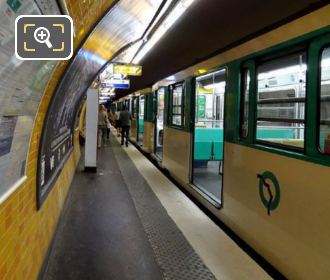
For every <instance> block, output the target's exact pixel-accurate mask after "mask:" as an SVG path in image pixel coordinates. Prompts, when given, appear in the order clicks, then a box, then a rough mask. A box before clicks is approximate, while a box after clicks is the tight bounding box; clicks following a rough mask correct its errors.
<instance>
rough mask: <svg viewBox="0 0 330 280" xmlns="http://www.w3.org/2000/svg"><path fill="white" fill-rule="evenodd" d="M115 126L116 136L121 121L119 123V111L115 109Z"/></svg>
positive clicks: (118, 132) (118, 134)
mask: <svg viewBox="0 0 330 280" xmlns="http://www.w3.org/2000/svg"><path fill="white" fill-rule="evenodd" d="M115 128H116V130H117V136H118V137H119V136H120V128H121V123H120V112H119V111H116V112H115Z"/></svg>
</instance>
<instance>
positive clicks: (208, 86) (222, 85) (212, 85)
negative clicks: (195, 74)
mask: <svg viewBox="0 0 330 280" xmlns="http://www.w3.org/2000/svg"><path fill="white" fill-rule="evenodd" d="M225 87H226V82H220V83H216V84H210V85H206V86H205V88H207V89H216V88H225Z"/></svg>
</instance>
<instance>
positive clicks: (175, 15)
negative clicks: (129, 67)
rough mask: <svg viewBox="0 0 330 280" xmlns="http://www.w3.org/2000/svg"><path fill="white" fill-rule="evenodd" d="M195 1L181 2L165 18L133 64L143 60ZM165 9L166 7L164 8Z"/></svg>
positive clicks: (185, 0) (186, 0)
mask: <svg viewBox="0 0 330 280" xmlns="http://www.w3.org/2000/svg"><path fill="white" fill-rule="evenodd" d="M194 1H195V0H181V1H180V2H178V4H177V5H176V6H175V7H174V9H173V10H172V11H171V12H170V14H169V15H168V16H167V17H166V19H165V20H164V21H163V23H162V24H161V25H160V26H159V27H158V29H157V30H156V32H155V33H154V34H153V36H152V37H151V38H150V40H149V41H147V43H145V45H144V46H143V48H142V50H140V52H139V53H138V54H137V56H136V57H135V58H134V60H133V63H134V64H138V63H140V61H141V60H142V59H143V58H144V56H145V55H146V54H147V53H148V52H149V51H150V50H151V49H152V48H153V47H154V45H155V44H156V43H157V42H158V41H159V40H160V38H162V37H163V35H164V34H165V33H166V32H167V31H168V30H169V29H170V27H171V26H172V25H173V24H174V23H175V22H176V21H177V20H178V19H179V18H180V17H181V16H182V15H183V14H184V12H185V11H186V10H187V9H188V7H189V6H190V5H191V4H192V3H193V2H194ZM164 8H166V7H164ZM164 10H165V9H164Z"/></svg>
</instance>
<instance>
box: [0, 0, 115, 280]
mask: <svg viewBox="0 0 330 280" xmlns="http://www.w3.org/2000/svg"><path fill="white" fill-rule="evenodd" d="M112 2H113V1H106V0H100V1H94V0H89V1H73V0H72V1H71V0H67V5H68V9H69V12H70V15H71V16H72V17H73V19H74V24H75V26H76V31H77V33H78V34H77V36H76V37H75V40H74V45H75V48H76V47H77V46H78V45H79V43H80V42H81V41H82V39H83V38H84V37H85V36H86V35H87V34H88V31H89V30H90V28H91V27H92V26H93V25H94V24H95V22H96V21H97V20H98V19H99V17H101V16H102V15H103V14H104V12H105V11H106V10H107V9H108V8H109V7H110V5H111V4H112ZM74 3H75V4H74ZM66 66H67V61H64V62H60V63H58V65H57V67H56V70H55V71H54V73H53V76H52V79H51V81H50V82H49V85H48V86H47V89H46V91H45V94H44V96H43V98H42V100H41V103H40V107H39V110H38V113H37V116H36V120H35V124H34V128H33V132H32V136H31V143H30V147H29V152H28V158H27V166H26V176H27V179H26V180H25V181H24V182H23V183H22V185H21V186H19V187H18V189H17V190H16V191H15V192H14V193H13V194H12V195H10V196H9V198H8V199H7V200H5V201H4V202H3V203H2V204H0V280H4V279H5V280H7V279H17V280H33V279H36V278H37V276H38V273H39V270H40V268H41V265H42V263H43V261H44V258H45V254H46V252H47V249H48V246H49V244H50V241H51V239H52V237H53V234H54V230H55V227H56V225H57V222H58V218H59V216H60V214H61V210H62V208H63V203H64V201H65V198H66V195H67V192H68V189H69V186H70V184H71V181H72V178H73V176H74V172H75V169H76V165H77V163H78V161H79V158H80V149H79V141H78V134H79V133H78V131H77V132H76V133H75V141H74V142H75V145H74V147H75V148H74V152H73V153H72V155H71V156H70V157H69V159H68V161H67V162H66V163H65V165H64V168H63V170H62V172H61V173H60V175H59V177H58V179H57V181H56V183H55V185H54V187H53V189H52V191H51V192H50V194H49V195H48V197H47V199H46V200H45V202H44V203H43V205H42V207H41V209H40V210H39V211H37V208H36V205H37V203H36V192H37V191H36V178H37V162H38V149H39V142H40V136H41V132H42V128H43V123H44V119H45V116H46V112H47V109H48V106H49V102H50V100H51V97H52V95H53V93H54V90H55V87H56V85H57V83H58V82H59V80H60V78H61V76H62V74H63V72H64V71H65V67H66Z"/></svg>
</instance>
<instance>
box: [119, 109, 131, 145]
mask: <svg viewBox="0 0 330 280" xmlns="http://www.w3.org/2000/svg"><path fill="white" fill-rule="evenodd" d="M119 120H120V124H121V145H124V138H126V142H125V144H126V147H128V137H129V130H130V128H131V120H132V115H131V113H130V112H129V111H128V110H127V107H126V106H124V107H123V110H122V111H120V115H119Z"/></svg>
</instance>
